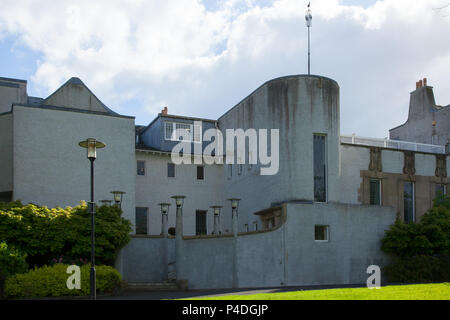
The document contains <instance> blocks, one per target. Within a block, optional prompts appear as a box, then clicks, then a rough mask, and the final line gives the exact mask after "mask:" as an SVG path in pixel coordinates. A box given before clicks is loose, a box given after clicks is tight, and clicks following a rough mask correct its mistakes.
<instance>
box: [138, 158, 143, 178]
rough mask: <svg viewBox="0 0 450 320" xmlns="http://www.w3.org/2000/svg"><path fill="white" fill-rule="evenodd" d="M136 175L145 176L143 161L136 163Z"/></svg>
mask: <svg viewBox="0 0 450 320" xmlns="http://www.w3.org/2000/svg"><path fill="white" fill-rule="evenodd" d="M137 175H138V176H145V161H141V160H138V161H137Z"/></svg>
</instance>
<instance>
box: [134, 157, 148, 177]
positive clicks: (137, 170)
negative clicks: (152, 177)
mask: <svg viewBox="0 0 450 320" xmlns="http://www.w3.org/2000/svg"><path fill="white" fill-rule="evenodd" d="M139 162H140V163H143V164H144V174H139ZM145 171H146V164H145V160H136V173H137V175H138V176H145V174H146V172H145Z"/></svg>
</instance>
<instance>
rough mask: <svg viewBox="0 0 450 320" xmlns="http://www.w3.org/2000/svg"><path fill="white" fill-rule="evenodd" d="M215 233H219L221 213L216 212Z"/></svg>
mask: <svg viewBox="0 0 450 320" xmlns="http://www.w3.org/2000/svg"><path fill="white" fill-rule="evenodd" d="M214 234H215V235H219V214H218V213H214Z"/></svg>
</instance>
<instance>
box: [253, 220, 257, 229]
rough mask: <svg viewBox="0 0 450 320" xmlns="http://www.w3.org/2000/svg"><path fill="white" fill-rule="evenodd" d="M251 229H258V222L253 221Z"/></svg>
mask: <svg viewBox="0 0 450 320" xmlns="http://www.w3.org/2000/svg"><path fill="white" fill-rule="evenodd" d="M253 230H255V231H258V222H257V221H253Z"/></svg>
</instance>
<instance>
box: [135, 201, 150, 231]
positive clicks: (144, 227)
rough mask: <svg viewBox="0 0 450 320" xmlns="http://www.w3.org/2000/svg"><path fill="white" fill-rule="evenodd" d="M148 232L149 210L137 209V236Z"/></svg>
mask: <svg viewBox="0 0 450 320" xmlns="http://www.w3.org/2000/svg"><path fill="white" fill-rule="evenodd" d="M147 232H148V208H141V207H136V234H147Z"/></svg>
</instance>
